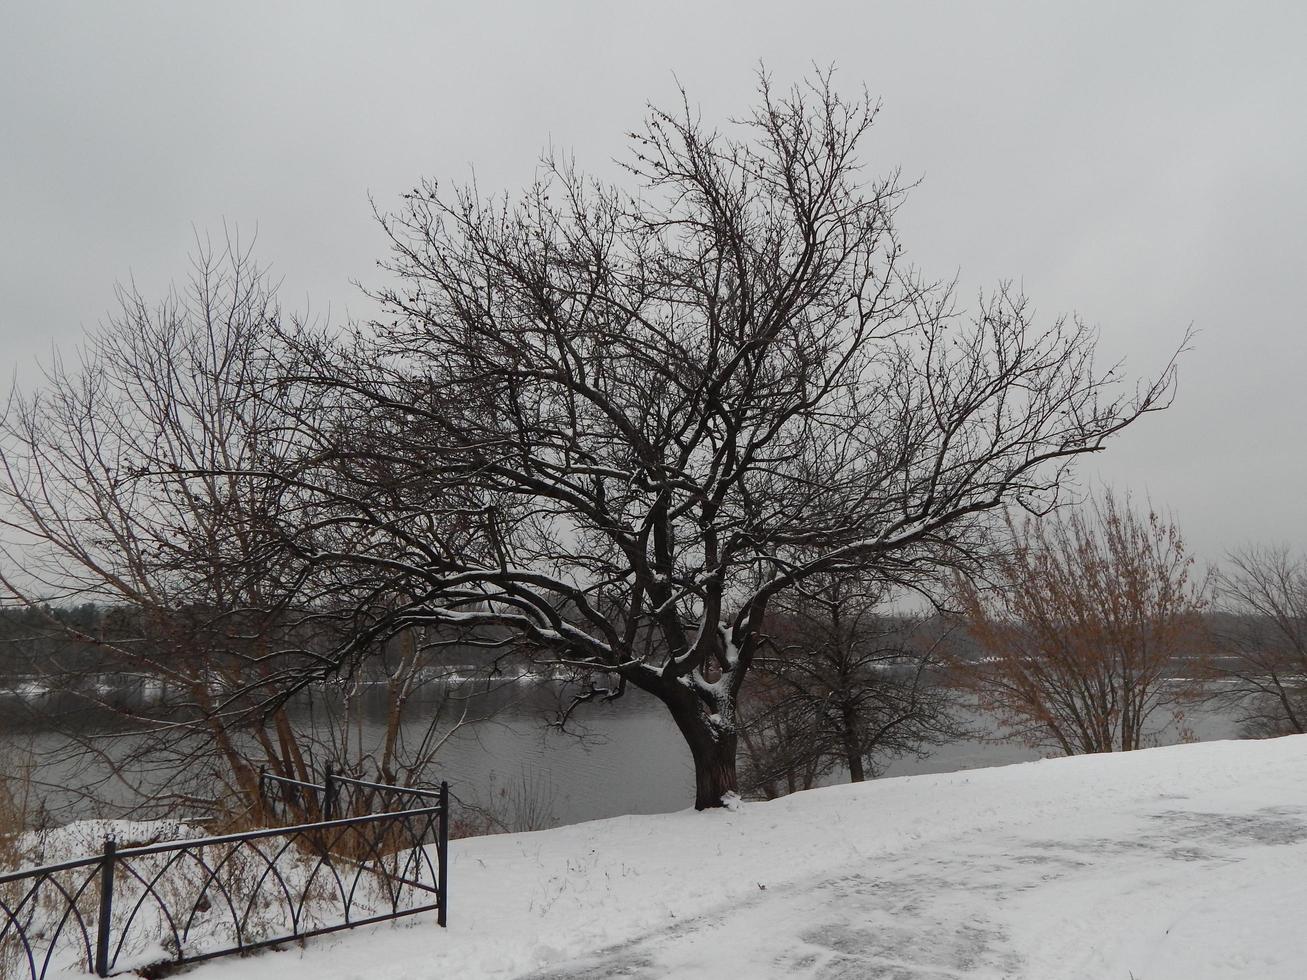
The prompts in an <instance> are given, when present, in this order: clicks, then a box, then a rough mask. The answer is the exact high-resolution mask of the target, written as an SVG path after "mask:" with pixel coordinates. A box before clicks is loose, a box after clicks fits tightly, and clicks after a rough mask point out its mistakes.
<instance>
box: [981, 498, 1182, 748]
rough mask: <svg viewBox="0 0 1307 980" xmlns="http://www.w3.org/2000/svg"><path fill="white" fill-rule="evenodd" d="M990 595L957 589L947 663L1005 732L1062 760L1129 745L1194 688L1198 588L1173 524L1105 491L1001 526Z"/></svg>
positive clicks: (1177, 712)
mask: <svg viewBox="0 0 1307 980" xmlns="http://www.w3.org/2000/svg"><path fill="white" fill-rule="evenodd" d="M1009 534H1010V549H1009V551H1008V554H1007V555H1006V556H1000V557H997V558H995V559H994V561H993V562H992V564H991V566H990V567H989V568H988V569H987V578H988V580H989V582H990V583H991V587H989V588H983V587H981V586H979V585H977V584H976V583H974V582H969V581H961V582H960V583H959V588H958V598H959V604H960V605H961V608H962V611H963V615H964V619H965V624H966V627H967V630H968V632H969V634H970V637H971V638H972V639H973V640H974V641H975V644H976V647H977V650H976V651H975V653H976V654H978V656H977V657H975V658H973V659H966V660H960V661H958V662H957V665H956V666H957V676H958V678H959V680H960V681H961V683H962V684H964V685H965V686H967V687H969V688H971V689H973V690H974V691H976V692H977V693H978V694H979V698H980V704H981V706H982V707H984V708H986V709H988V710H991V711H993V712H995V713H996V714H997V716H998V719H999V721H1000V723H1001V724H1002V725H1003V726H1004V727H1005V728H1006V729H1007V730H1008V732H1009V733H1011V734H1014V735H1017V736H1020V737H1022V738H1024V739H1025V740H1026V741H1027V742H1028V743H1029V744H1031V745H1034V746H1044V747H1050V748H1056V749H1058V750H1060V751H1062V752H1063V753H1065V754H1066V755H1075V754H1078V753H1085V752H1112V751H1121V750H1130V749H1138V748H1141V747H1143V746H1145V745H1147V744H1149V742H1150V740H1151V739H1154V738H1155V737H1156V736H1157V735H1158V734H1159V732H1160V731H1161V729H1162V728H1164V727H1165V726H1166V724H1168V723H1170V722H1173V721H1180V720H1181V719H1182V718H1183V709H1184V706H1185V705H1186V704H1189V703H1191V702H1192V701H1193V700H1194V698H1195V697H1196V696H1197V695H1198V694H1199V682H1198V681H1197V680H1196V679H1195V678H1196V677H1197V676H1198V675H1199V674H1200V673H1201V667H1200V661H1201V652H1202V649H1203V638H1202V624H1201V613H1202V611H1203V609H1204V608H1205V606H1206V600H1205V599H1204V590H1203V588H1202V586H1201V584H1200V583H1199V582H1197V581H1196V580H1195V579H1194V576H1193V573H1192V566H1193V559H1192V558H1191V557H1190V556H1189V555H1188V553H1187V552H1186V550H1185V546H1184V541H1183V538H1182V537H1181V534H1180V531H1179V529H1178V528H1177V527H1176V526H1175V525H1174V524H1173V523H1171V522H1169V521H1167V520H1165V519H1164V518H1162V517H1161V516H1159V515H1158V514H1157V513H1156V512H1154V511H1152V510H1149V512H1148V513H1146V514H1141V513H1139V512H1136V511H1135V510H1133V509H1132V508H1131V506H1130V501H1129V499H1128V498H1127V499H1125V500H1119V499H1118V498H1117V497H1116V496H1115V495H1114V494H1112V493H1110V492H1109V493H1106V494H1105V495H1104V496H1103V497H1102V499H1101V500H1100V501H1098V502H1095V503H1092V504H1090V505H1088V506H1085V507H1081V508H1077V509H1075V510H1073V511H1071V512H1069V513H1068V514H1067V515H1066V516H1063V517H1059V518H1052V519H1044V520H1038V519H1035V518H1028V519H1026V520H1025V521H1024V523H1022V524H1021V525H1020V526H1019V527H1018V526H1016V525H1013V524H1011V523H1010V524H1009Z"/></svg>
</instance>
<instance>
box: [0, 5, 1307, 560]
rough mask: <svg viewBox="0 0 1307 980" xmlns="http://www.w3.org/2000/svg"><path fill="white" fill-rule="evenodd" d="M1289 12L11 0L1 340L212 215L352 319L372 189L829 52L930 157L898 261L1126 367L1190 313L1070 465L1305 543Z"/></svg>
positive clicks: (16, 341) (2, 141) (1299, 65)
mask: <svg viewBox="0 0 1307 980" xmlns="http://www.w3.org/2000/svg"><path fill="white" fill-rule="evenodd" d="M378 6H379V7H380V9H373V8H374V7H378ZM1303 37H1307V14H1305V13H1304V10H1303V8H1302V7H1301V6H1300V5H1298V4H1295V3H1263V4H1259V5H1256V6H1255V7H1248V6H1243V5H1238V6H1236V5H1227V4H1197V3H1183V4H1181V3H1177V4H1174V5H1164V4H1149V5H1139V4H1129V3H1123V4H1108V3H1099V4H1092V5H1091V4H1085V5H1077V6H1075V7H1072V6H1071V5H1064V4H1047V3H1024V4H1023V3H987V4H983V5H982V4H965V5H964V4H954V5H946V4H936V3H917V4H907V3H904V4H884V3H860V4H833V3H810V4H806V5H803V6H799V5H795V4H792V3H714V4H704V3H663V4H646V5H642V6H641V7H639V8H634V7H631V6H630V5H625V4H600V3H570V4H534V3H526V2H523V3H519V4H494V3H486V4H453V3H450V4H429V3H422V4H416V3H414V4H399V3H390V4H386V5H384V6H382V5H366V6H365V5H361V4H349V5H346V4H327V3H313V4H254V3H226V4H220V5H207V6H201V5H190V4H175V3H154V4H144V3H134V4H55V3H39V4H38V3H30V4H27V5H22V6H20V5H9V6H8V7H7V8H6V11H5V14H4V15H3V22H2V23H0V343H2V344H3V347H2V348H0V349H2V350H3V351H4V353H5V359H6V360H7V361H9V362H10V363H11V365H12V367H11V370H14V371H17V372H18V374H19V376H20V377H22V378H24V379H29V378H31V377H32V371H31V368H30V365H31V363H32V360H33V358H35V357H36V356H37V355H39V354H43V353H46V352H48V351H49V350H50V348H51V345H52V344H57V345H60V346H64V347H67V346H69V345H71V344H73V343H75V342H76V339H77V337H78V336H79V334H80V332H81V331H82V329H83V328H84V327H87V326H93V325H94V324H95V323H96V322H97V321H98V320H99V319H100V318H101V317H102V316H103V314H104V312H105V311H106V310H107V309H108V308H109V306H110V305H111V302H112V292H111V291H112V285H113V283H114V282H115V281H116V280H121V279H125V278H127V277H129V276H133V275H134V276H135V277H136V279H137V281H138V282H139V284H140V285H141V286H142V288H144V289H145V290H147V291H148V292H158V291H160V290H162V289H163V288H164V287H165V286H166V284H167V282H168V281H169V279H170V278H174V277H180V276H182V275H183V274H184V272H185V261H186V253H187V250H188V249H189V247H190V245H191V239H192V234H193V231H192V229H193V227H196V228H199V229H201V230H202V231H203V230H205V229H208V230H210V231H214V232H218V233H220V232H221V228H222V223H223V222H224V221H226V222H227V223H228V224H229V225H231V226H239V228H240V229H241V231H242V234H244V235H245V236H247V237H248V236H249V235H250V234H252V233H253V231H254V229H255V228H256V227H257V229H258V237H259V247H258V253H259V255H260V256H261V257H262V258H263V260H264V261H266V262H271V263H272V264H273V266H274V268H275V270H276V271H277V272H278V274H280V275H281V276H282V277H283V278H284V292H283V298H284V300H285V301H286V302H287V304H288V305H290V306H292V307H298V306H303V305H304V304H305V302H306V301H308V300H309V299H311V300H312V303H313V306H314V308H315V309H317V310H319V311H323V310H324V309H325V308H326V307H328V306H330V307H331V309H332V313H333V316H335V317H343V316H345V315H347V314H354V315H366V314H367V313H368V304H367V302H366V300H364V299H362V298H361V297H360V295H359V294H358V292H357V291H356V290H355V289H354V288H353V287H352V286H351V285H350V280H351V279H358V278H362V279H364V280H367V279H369V278H371V277H374V276H375V272H374V263H375V260H376V259H377V258H378V257H379V256H380V254H381V252H382V249H383V243H382V240H381V237H380V235H379V233H378V232H377V230H376V228H375V227H374V226H373V224H372V222H371V220H370V217H369V206H368V200H367V195H368V194H369V192H370V193H372V194H374V195H376V197H377V199H378V201H379V203H381V204H382V205H383V206H384V205H385V204H386V203H387V202H389V201H392V200H394V198H395V195H397V194H398V193H399V192H401V191H402V190H404V189H405V188H407V187H409V186H411V185H412V184H413V182H414V181H415V180H416V179H417V178H418V177H419V176H422V175H431V176H438V177H450V178H456V179H461V178H464V177H466V176H467V175H468V173H469V168H470V167H471V166H473V165H475V167H476V170H477V174H478V178H479V180H480V181H481V183H482V185H483V186H484V187H486V188H500V187H503V186H516V185H519V184H521V183H522V182H523V181H524V180H526V179H528V178H529V176H530V174H531V172H532V169H533V166H534V161H535V158H536V156H537V154H538V152H539V150H540V148H541V147H542V146H543V145H544V144H545V143H546V142H548V141H551V140H552V141H553V142H554V143H555V144H556V145H560V146H563V147H568V148H571V149H574V150H575V152H576V155H577V157H578V159H579V160H580V161H581V162H582V163H584V164H590V165H594V166H598V167H601V168H602V167H604V166H606V162H607V161H608V160H610V159H611V158H612V157H614V156H616V155H620V154H621V152H622V150H623V141H622V133H623V132H624V131H626V130H627V129H629V128H630V127H632V126H633V125H634V124H635V123H636V122H637V121H638V119H639V117H640V113H641V110H642V106H643V104H644V102H645V101H646V100H649V99H652V100H654V101H664V100H669V99H671V98H673V97H674V94H675V88H674V81H673V73H675V75H676V77H678V78H679V79H680V80H681V81H682V82H683V83H684V84H685V85H686V87H687V88H688V89H689V90H690V92H691V94H692V95H693V97H694V98H696V99H697V100H698V101H699V102H700V103H701V105H702V107H703V110H704V113H705V116H706V117H708V118H722V117H725V116H726V115H728V114H730V113H732V112H738V111H739V110H740V109H741V108H743V107H744V106H746V105H747V104H748V102H749V99H750V94H751V89H752V86H753V77H752V72H753V70H754V69H755V67H756V65H757V63H758V61H759V59H763V60H765V61H766V62H767V64H768V65H769V67H771V68H772V69H773V70H774V72H775V73H776V75H777V76H778V78H779V79H781V80H788V79H792V78H795V77H797V76H798V75H800V74H802V73H803V72H804V71H805V70H806V69H807V67H808V66H809V65H810V64H811V63H812V62H814V61H815V62H818V63H821V64H827V63H831V62H834V63H836V64H838V65H839V67H840V78H841V79H842V81H843V83H844V84H846V85H849V86H854V85H858V84H861V83H864V82H865V83H866V84H867V85H868V87H869V88H870V89H871V90H872V91H873V92H875V93H877V94H879V95H880V96H881V97H883V99H884V104H885V109H884V113H883V115H882V118H881V122H880V125H879V127H878V129H877V130H876V132H875V134H874V136H873V139H872V142H871V143H870V145H869V163H870V166H871V168H872V169H887V168H889V167H892V166H895V165H899V164H901V165H902V166H903V168H904V171H905V173H906V174H908V175H910V176H918V175H919V176H921V177H923V178H924V183H923V185H922V186H921V188H920V189H918V190H917V191H916V192H915V194H914V196H913V197H912V199H911V200H910V202H909V204H908V205H907V206H906V207H905V209H904V211H903V214H902V218H903V230H904V234H905V237H906V240H907V243H908V245H909V246H910V248H911V251H912V255H913V256H914V258H915V260H916V261H917V263H918V264H919V265H920V266H922V267H923V268H924V269H925V270H927V271H929V272H931V273H934V274H936V275H940V276H944V277H950V276H952V275H953V274H954V273H955V272H958V273H959V275H960V283H961V288H962V290H963V294H964V296H966V297H969V296H971V295H974V293H975V291H976V290H978V289H980V288H982V287H987V286H990V285H992V284H993V283H994V282H996V281H997V280H998V279H1000V278H1013V279H1016V280H1017V281H1019V282H1020V283H1022V284H1023V285H1024V287H1025V289H1026V291H1027V292H1028V293H1029V295H1030V296H1031V298H1032V300H1033V301H1034V302H1035V304H1036V305H1037V306H1038V308H1039V309H1040V310H1041V311H1042V312H1043V313H1044V314H1045V315H1047V316H1050V317H1051V316H1054V315H1056V314H1057V313H1060V312H1066V311H1077V312H1079V313H1080V314H1081V315H1082V316H1084V317H1085V319H1087V320H1088V321H1089V322H1091V323H1094V324H1097V325H1099V326H1100V327H1101V330H1102V337H1103V349H1104V352H1105V353H1106V354H1108V355H1111V356H1114V357H1115V356H1126V357H1128V358H1129V362H1130V366H1131V368H1132V369H1134V370H1135V371H1137V372H1147V371H1150V370H1155V369H1157V368H1158V367H1160V365H1161V363H1162V362H1163V361H1164V360H1165V357H1166V355H1167V353H1168V351H1169V350H1170V349H1171V348H1172V347H1174V345H1175V344H1176V343H1177V341H1178V340H1179V338H1180V336H1181V334H1182V333H1183V331H1184V329H1185V328H1186V327H1187V326H1188V325H1190V324H1192V325H1193V326H1195V327H1196V328H1197V329H1198V330H1199V331H1200V333H1199V335H1198V339H1197V344H1196V349H1195V350H1194V351H1193V352H1192V353H1190V354H1189V355H1187V356H1186V357H1185V359H1184V361H1183V365H1182V377H1181V390H1180V397H1179V400H1178V402H1177V404H1176V406H1175V407H1174V408H1173V409H1172V410H1171V411H1169V412H1167V413H1165V414H1164V415H1162V416H1155V417H1153V418H1151V419H1148V420H1145V421H1144V422H1143V423H1141V424H1140V425H1139V427H1138V428H1137V430H1135V431H1133V432H1130V433H1128V434H1127V435H1126V436H1124V437H1123V438H1122V439H1121V440H1120V441H1119V443H1118V444H1117V445H1116V446H1114V447H1113V448H1112V449H1111V450H1110V451H1109V452H1108V453H1107V454H1105V456H1104V457H1103V459H1102V461H1101V463H1099V464H1098V465H1096V466H1091V467H1088V468H1086V469H1085V470H1084V475H1085V478H1086V479H1107V480H1111V481H1112V482H1113V483H1115V484H1117V485H1118V486H1125V487H1130V488H1133V489H1135V490H1136V491H1139V492H1143V491H1145V490H1146V491H1148V492H1150V493H1151V494H1152V496H1153V499H1154V500H1155V501H1156V502H1158V503H1161V504H1165V505H1167V506H1169V507H1171V508H1172V509H1173V510H1174V512H1175V514H1176V516H1177V517H1178V518H1179V519H1180V520H1181V521H1182V523H1183V524H1184V526H1185V527H1186V528H1187V530H1188V532H1189V535H1190V537H1191V539H1192V540H1193V542H1194V543H1195V544H1196V545H1198V547H1199V549H1200V550H1201V552H1202V553H1203V554H1204V555H1205V556H1209V557H1213V558H1215V557H1218V556H1219V554H1220V552H1221V551H1222V550H1224V549H1226V548H1228V547H1232V546H1236V545H1238V544H1240V543H1242V542H1245V541H1249V540H1276V539H1287V540H1289V541H1290V542H1291V543H1293V544H1295V545H1297V546H1304V545H1307V504H1304V500H1305V499H1307V498H1305V496H1304V493H1303V487H1304V486H1305V485H1307V454H1305V453H1304V452H1303V451H1302V438H1301V436H1300V435H1299V430H1300V427H1301V424H1302V420H1303V419H1304V417H1307V387H1304V385H1303V384H1302V382H1301V378H1302V376H1303V374H1304V368H1307V331H1304V329H1303V326H1304V325H1303V323H1302V319H1303V317H1302V313H1301V312H1300V310H1301V307H1300V304H1299V302H1298V296H1297V293H1298V290H1299V283H1298V279H1299V276H1300V274H1301V269H1302V267H1303V264H1304V260H1305V259H1307V191H1305V190H1304V186H1303V180H1302V174H1304V173H1307V126H1304V125H1303V122H1302V109H1301V101H1302V96H1303V94H1304V91H1307V59H1304V58H1303V57H1302V53H1301V39H1302V38H1303ZM7 374H8V372H6V375H7Z"/></svg>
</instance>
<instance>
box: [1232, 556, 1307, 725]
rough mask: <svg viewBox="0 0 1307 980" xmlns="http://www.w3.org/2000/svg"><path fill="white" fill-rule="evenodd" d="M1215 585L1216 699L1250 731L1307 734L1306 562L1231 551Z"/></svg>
mask: <svg viewBox="0 0 1307 980" xmlns="http://www.w3.org/2000/svg"><path fill="white" fill-rule="evenodd" d="M1217 587H1218V591H1219V595H1220V600H1221V601H1220V605H1219V607H1218V614H1217V615H1216V616H1215V617H1214V618H1213V629H1212V634H1213V639H1214V641H1215V651H1214V652H1215V654H1216V656H1215V658H1214V660H1213V664H1212V666H1213V671H1214V673H1215V675H1216V678H1217V680H1218V682H1219V684H1218V685H1217V687H1216V695H1215V696H1216V699H1217V700H1218V701H1219V702H1221V703H1222V704H1224V705H1225V706H1226V707H1228V708H1230V709H1232V710H1233V711H1234V712H1235V713H1236V715H1237V716H1238V717H1239V720H1240V721H1241V722H1242V723H1243V725H1244V726H1245V729H1246V730H1247V731H1248V733H1249V734H1252V735H1256V736H1268V735H1289V734H1298V733H1302V732H1307V560H1304V558H1302V557H1301V556H1295V555H1293V554H1291V553H1290V551H1289V550H1288V549H1287V548H1283V547H1280V548H1249V549H1247V550H1244V551H1240V552H1236V553H1235V554H1232V555H1230V556H1229V558H1228V560H1227V563H1226V567H1225V568H1224V569H1222V571H1221V573H1220V574H1219V576H1218V578H1217Z"/></svg>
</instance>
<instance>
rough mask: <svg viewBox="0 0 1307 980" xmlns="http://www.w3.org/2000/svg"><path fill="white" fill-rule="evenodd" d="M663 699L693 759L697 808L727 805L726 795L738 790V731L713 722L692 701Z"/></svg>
mask: <svg viewBox="0 0 1307 980" xmlns="http://www.w3.org/2000/svg"><path fill="white" fill-rule="evenodd" d="M664 701H665V703H666V704H667V707H668V708H669V709H670V710H671V713H672V718H673V719H674V720H675V721H676V727H677V728H679V729H680V730H681V734H682V735H683V736H685V741H686V744H687V745H689V747H690V756H691V758H693V759H694V808H695V809H696V810H707V809H710V808H711V807H718V806H725V805H726V799H725V797H726V795H727V794H728V793H731V794H734V793H735V792H736V786H737V783H736V779H735V750H736V743H737V742H738V741H739V735H737V734H736V733H735V732H734V731H730V732H722V731H721V730H720V729H718V728H716V727H714V726H712V725H710V724H709V723H708V719H707V718H705V717H704V716H703V712H702V710H701V709H700V707H699V705H698V704H697V703H695V702H693V701H689V702H687V701H686V700H682V699H680V698H678V699H676V700H674V701H673V700H667V699H664Z"/></svg>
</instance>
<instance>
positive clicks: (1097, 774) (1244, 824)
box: [190, 736, 1307, 980]
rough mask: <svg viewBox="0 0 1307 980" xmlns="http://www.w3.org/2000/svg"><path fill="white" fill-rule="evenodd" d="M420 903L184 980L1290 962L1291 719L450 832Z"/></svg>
mask: <svg viewBox="0 0 1307 980" xmlns="http://www.w3.org/2000/svg"><path fill="white" fill-rule="evenodd" d="M451 851H452V865H451V872H450V893H451V904H450V927H449V929H448V930H444V931H442V930H440V929H438V928H437V927H436V926H435V925H434V923H432V922H430V921H426V920H425V919H423V920H419V921H412V922H410V923H408V924H407V925H400V926H382V927H374V928H368V929H364V930H359V931H357V932H353V933H347V934H341V935H339V936H336V937H327V938H322V939H318V940H311V941H310V942H309V943H308V944H307V946H306V948H304V949H298V948H295V949H289V950H285V951H282V952H276V953H268V954H264V955H261V956H255V957H250V958H246V959H229V960H220V961H214V962H212V963H210V964H207V965H204V966H201V967H198V968H196V969H195V970H194V971H193V972H192V973H191V974H190V976H193V977H194V978H196V980H201V978H202V980H237V978H240V980H247V978H248V980H265V978H266V980H273V978H275V980H301V978H303V980H308V978H315V980H353V978H360V980H361V978H375V980H400V978H405V980H426V978H432V980H435V978H442V980H444V978H458V977H520V976H532V977H537V978H550V980H554V978H557V980H562V978H565V977H566V978H595V980H597V978H600V977H633V978H654V977H665V976H671V977H687V978H691V977H712V978H714V980H721V978H753V977H882V976H884V977H896V978H903V980H907V978H917V977H921V978H927V977H929V978H942V977H1014V978H1015V977H1022V978H1032V980H1054V978H1095V980H1097V978H1120V980H1130V978H1131V977H1133V978H1135V980H1165V978H1185V980H1202V978H1208V977H1241V978H1242V977H1247V978H1258V980H1276V978H1301V977H1303V976H1307V966H1305V965H1304V964H1307V920H1304V918H1303V910H1304V909H1307V736H1295V737H1291V738H1284V739H1277V740H1273V741H1265V742H1213V743H1204V744H1199V745H1187V746H1176V747H1171V748H1163V749H1153V750H1149V751H1144V752H1136V753H1130V754H1125V755H1116V756H1089V757H1082V758H1076V759H1059V760H1050V761H1046V762H1037V763H1029V764H1025V765H1015V766H1007V767H1003V768H996V769H989V770H975V771H970V772H965V773H953V774H947V775H931V776H914V777H905V778H900V779H888V780H883V781H879V782H874V783H869V784H864V785H861V786H839V787H832V788H828V789H822V790H814V791H812V792H808V793H801V794H798V795H796V796H793V797H789V798H787V799H784V800H780V801H777V802H774V803H756V804H744V805H743V806H742V807H741V808H740V809H739V810H738V811H736V812H726V811H720V812H711V813H694V812H692V811H687V812H683V813H676V814H669V815H664V816H640V817H619V818H616V819H612V820H601V821H595V822H593V823H588V824H579V825H576V826H572V827H565V828H561V829H558V830H552V831H544V832H541V833H535V834H518V835H513V836H502V837H487V838H477V839H471V840H463V841H456V842H454V843H453V844H451Z"/></svg>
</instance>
